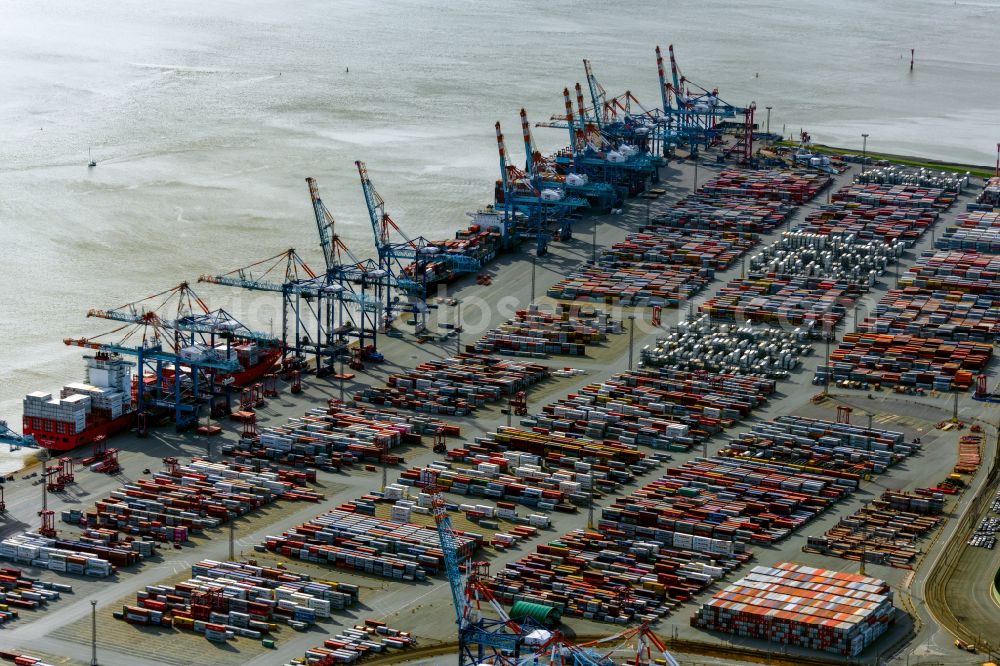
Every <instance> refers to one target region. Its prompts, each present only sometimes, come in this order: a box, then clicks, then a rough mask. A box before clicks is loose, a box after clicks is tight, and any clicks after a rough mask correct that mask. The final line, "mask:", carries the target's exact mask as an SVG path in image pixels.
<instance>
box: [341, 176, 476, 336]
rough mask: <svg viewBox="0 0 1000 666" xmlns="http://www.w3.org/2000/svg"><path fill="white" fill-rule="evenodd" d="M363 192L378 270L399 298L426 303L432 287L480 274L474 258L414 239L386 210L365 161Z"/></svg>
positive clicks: (390, 305)
mask: <svg viewBox="0 0 1000 666" xmlns="http://www.w3.org/2000/svg"><path fill="white" fill-rule="evenodd" d="M354 164H355V166H357V168H358V177H359V178H360V179H361V191H362V192H363V193H364V196H365V205H366V206H367V208H368V217H369V219H370V221H371V225H372V234H373V235H374V237H375V249H376V251H377V252H378V267H379V269H380V270H382V271H385V273H386V275H387V277H388V278H389V281H390V282H391V285H392V286H393V287H394V288H395V290H396V291H397V292H398V295H402V296H405V297H411V298H416V299H417V300H419V301H421V302H422V301H423V300H424V299H425V298H426V296H427V289H428V287H429V286H431V285H433V284H436V283H439V282H447V281H449V280H451V279H452V278H454V277H457V276H459V275H463V274H467V273H476V272H478V271H479V269H480V268H482V264H481V263H480V262H479V261H478V260H476V259H473V258H472V257H467V256H465V255H462V254H453V253H449V252H445V251H443V248H442V247H441V246H440V245H438V244H435V243H434V242H432V241H429V240H427V239H426V238H424V237H423V236H416V237H412V238H411V237H410V236H408V235H407V234H406V232H404V231H403V230H402V229H401V228H400V226H399V225H398V224H396V222H395V221H394V220H393V219H392V217H391V216H390V215H389V213H387V212H386V210H385V200H384V199H383V198H382V196H381V195H380V194H379V193H378V191H376V189H375V186H374V185H373V184H372V181H371V177H370V176H369V175H368V169H367V167H366V166H365V163H364V162H361V161H360V160H359V161H356V162H355V163H354ZM394 303H395V301H394V300H393V299H392V296H391V294H390V290H388V289H387V290H386V292H385V308H386V317H387V318H391V316H392V311H393V309H394V307H395V308H396V309H406V308H405V307H403V306H395V305H394Z"/></svg>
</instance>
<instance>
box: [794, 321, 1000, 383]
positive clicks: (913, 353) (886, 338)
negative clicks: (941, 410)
mask: <svg viewBox="0 0 1000 666" xmlns="http://www.w3.org/2000/svg"><path fill="white" fill-rule="evenodd" d="M992 356H993V345H992V344H988V343H983V342H966V341H963V342H948V341H945V340H941V339H938V338H921V337H919V336H915V335H891V334H889V335H883V334H877V333H845V334H844V339H843V343H842V344H841V345H840V346H839V347H838V348H837V349H835V350H833V351H832V352H830V364H829V365H826V364H821V365H820V366H819V367H818V368H817V369H816V375H815V376H814V378H813V383H814V384H820V385H822V384H826V383H827V382H833V381H853V382H860V383H861V384H863V385H869V386H870V385H873V384H878V385H881V386H903V387H912V388H918V389H921V390H925V391H932V390H937V391H950V390H956V391H967V390H968V389H969V387H970V386H971V385H972V382H973V378H974V376H975V375H976V374H979V373H980V372H982V371H983V369H984V368H985V367H986V364H987V363H988V362H989V360H990V358H991V357H992Z"/></svg>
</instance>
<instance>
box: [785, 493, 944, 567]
mask: <svg viewBox="0 0 1000 666" xmlns="http://www.w3.org/2000/svg"><path fill="white" fill-rule="evenodd" d="M910 507H913V508H914V509H917V510H915V511H910V510H909V509H910ZM943 508H944V498H943V496H942V495H937V496H936V497H919V496H909V495H903V494H893V493H891V492H889V491H887V492H886V493H885V494H883V496H882V499H881V500H877V501H875V502H872V503H870V504H868V505H866V506H864V507H862V508H861V509H859V510H857V511H855V512H854V513H853V514H852V515H851V516H849V517H847V518H842V519H841V520H840V521H839V522H838V523H837V524H836V525H835V526H834V527H832V528H830V529H828V530H827V531H826V532H825V533H824V534H823V536H809V537H807V538H806V545H805V546H803V547H802V550H803V551H804V552H811V553H820V554H822V555H829V556H831V557H839V558H841V559H845V560H853V561H856V562H860V561H862V560H863V561H865V562H867V563H869V564H884V565H888V566H891V567H896V568H898V569H910V568H912V567H913V564H914V562H915V561H916V559H917V557H919V555H920V549H919V547H917V545H916V542H917V539H919V538H921V537H923V536H925V535H927V534H929V533H930V532H931V531H932V530H934V529H935V528H936V527H937V526H938V525H939V524H940V522H941V517H940V514H941V511H942V510H943Z"/></svg>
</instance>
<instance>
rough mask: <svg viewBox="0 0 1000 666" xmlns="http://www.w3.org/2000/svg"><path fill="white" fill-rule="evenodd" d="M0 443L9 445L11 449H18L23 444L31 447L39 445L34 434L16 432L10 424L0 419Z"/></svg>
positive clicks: (34, 447) (35, 447)
mask: <svg viewBox="0 0 1000 666" xmlns="http://www.w3.org/2000/svg"><path fill="white" fill-rule="evenodd" d="M0 443H3V444H7V445H9V446H10V450H11V451H17V450H18V449H19V448H21V447H22V446H26V447H28V448H31V449H37V448H38V447H39V444H38V441H37V440H35V438H34V436H33V435H21V434H19V433H16V432H14V431H13V430H12V429H11V428H10V426H8V425H7V422H6V421H3V420H0Z"/></svg>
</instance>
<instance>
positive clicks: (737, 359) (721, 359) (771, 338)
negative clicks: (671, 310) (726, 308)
mask: <svg viewBox="0 0 1000 666" xmlns="http://www.w3.org/2000/svg"><path fill="white" fill-rule="evenodd" d="M808 331H809V329H808V327H803V328H800V329H798V330H792V331H786V330H783V329H776V328H771V327H768V326H751V325H749V324H746V325H743V326H736V325H733V324H716V323H713V322H712V321H711V319H710V318H709V317H708V316H704V315H703V316H701V317H698V318H697V319H694V320H693V321H686V322H681V323H680V324H678V325H677V326H676V327H674V328H673V329H672V330H671V331H670V333H669V334H668V335H666V336H664V337H662V338H657V339H656V344H655V345H647V346H645V347H643V349H642V351H641V352H640V355H639V359H640V360H639V367H640V368H644V367H648V368H660V367H664V366H669V367H672V368H678V369H680V370H706V371H708V372H726V373H731V374H734V375H758V376H762V377H769V378H772V379H780V378H784V377H787V376H788V372H789V371H790V370H794V369H795V368H797V367H799V365H801V363H802V362H801V360H800V357H801V356H807V355H809V354H812V352H813V348H812V345H810V344H808V337H809V332H808Z"/></svg>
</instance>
